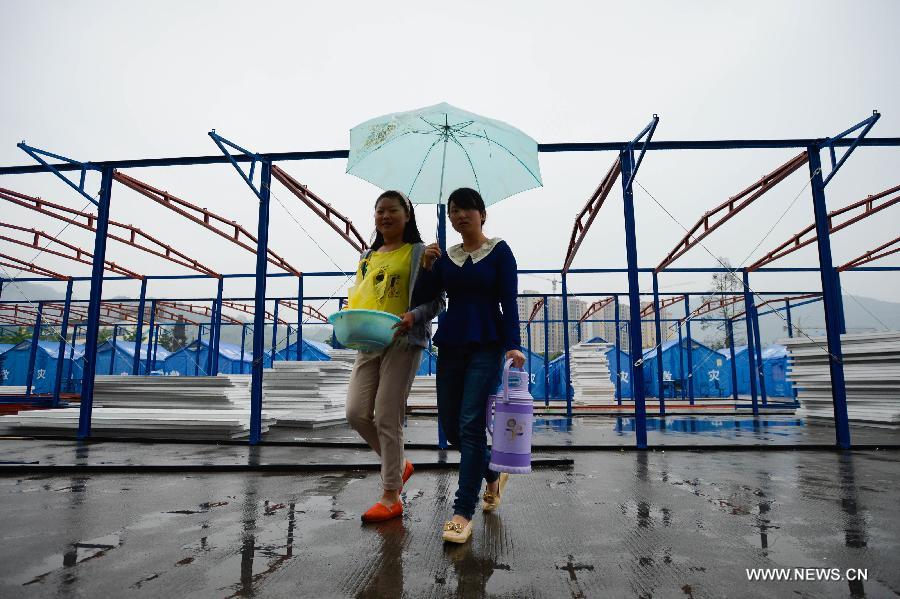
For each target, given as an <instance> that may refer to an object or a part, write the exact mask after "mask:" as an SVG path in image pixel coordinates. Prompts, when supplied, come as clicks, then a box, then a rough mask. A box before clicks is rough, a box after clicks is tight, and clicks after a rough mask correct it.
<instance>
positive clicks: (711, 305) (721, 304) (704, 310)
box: [680, 295, 744, 322]
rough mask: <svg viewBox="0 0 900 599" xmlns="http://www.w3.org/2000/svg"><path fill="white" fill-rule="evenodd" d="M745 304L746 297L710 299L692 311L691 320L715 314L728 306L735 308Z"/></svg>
mask: <svg viewBox="0 0 900 599" xmlns="http://www.w3.org/2000/svg"><path fill="white" fill-rule="evenodd" d="M743 302H744V296H742V295H732V296H730V297H727V298H721V297H716V298H710V299H708V300H706V301H705V302H703V303H702V304H700V305H699V306H697V307H696V308H694V309H693V310H692V311H691V315H690V318H694V317H696V316H702V315H704V314H709V313H710V312H715V311H716V310H721V309H722V308H725V307H727V306H733V305H734V304H740V303H743ZM680 320H681V322H684V320H685V319H684V318H681V319H680Z"/></svg>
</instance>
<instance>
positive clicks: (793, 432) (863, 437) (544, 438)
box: [266, 415, 900, 447]
mask: <svg viewBox="0 0 900 599" xmlns="http://www.w3.org/2000/svg"><path fill="white" fill-rule="evenodd" d="M634 430H635V424H634V417H631V416H577V417H574V418H565V417H561V416H547V417H543V416H538V415H536V416H535V418H534V435H533V443H534V444H535V445H536V446H541V447H573V446H581V445H591V446H595V445H607V446H634V444H635V433H634ZM851 435H852V439H853V442H854V443H857V444H872V445H875V444H882V445H891V444H893V445H900V427H873V426H862V425H858V424H852V425H851ZM266 439H267V440H304V441H312V442H340V443H356V442H358V441H359V438H358V436H356V435H355V433H354V432H353V431H352V430H351V429H350V428H349V427H346V426H336V427H330V428H328V429H324V430H316V431H301V432H299V433H298V432H297V431H293V432H291V431H287V430H279V429H278V428H277V427H276V428H275V429H273V433H270V434H269V435H268V436H267V437H266ZM406 440H407V443H411V444H428V445H433V444H435V443H436V440H437V422H436V420H435V418H433V417H428V416H411V417H409V418H407V421H406ZM647 441H648V444H649V445H650V446H651V447H652V446H666V445H717V446H718V445H821V444H826V445H833V444H834V442H835V433H834V426H833V425H832V424H831V423H830V422H828V421H820V420H811V419H807V418H800V417H797V416H792V415H766V416H759V417H757V418H754V417H753V416H751V415H739V416H668V417H666V418H660V417H648V418H647Z"/></svg>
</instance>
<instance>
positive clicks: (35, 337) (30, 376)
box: [25, 302, 44, 402]
mask: <svg viewBox="0 0 900 599" xmlns="http://www.w3.org/2000/svg"><path fill="white" fill-rule="evenodd" d="M43 314H44V302H38V305H37V315H36V316H35V317H34V328H33V329H32V331H31V351H29V352H28V370H27V372H26V373H25V401H26V402H27V401H30V400H31V386H32V385H34V363H35V360H36V358H37V350H38V343H39V342H40V340H41V317H42V316H43Z"/></svg>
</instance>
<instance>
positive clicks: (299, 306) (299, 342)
mask: <svg viewBox="0 0 900 599" xmlns="http://www.w3.org/2000/svg"><path fill="white" fill-rule="evenodd" d="M302 359H303V277H298V278H297V361H298V362H299V361H300V360H302Z"/></svg>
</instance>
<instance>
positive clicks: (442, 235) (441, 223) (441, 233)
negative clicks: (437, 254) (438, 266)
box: [437, 203, 447, 252]
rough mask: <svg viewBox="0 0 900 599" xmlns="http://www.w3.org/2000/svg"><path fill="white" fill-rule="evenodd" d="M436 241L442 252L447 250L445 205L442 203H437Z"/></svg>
mask: <svg viewBox="0 0 900 599" xmlns="http://www.w3.org/2000/svg"><path fill="white" fill-rule="evenodd" d="M437 237H438V238H437V242H438V247H439V248H441V251H442V252H446V251H447V207H446V206H445V205H444V204H440V203H439V204H438V205H437Z"/></svg>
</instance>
